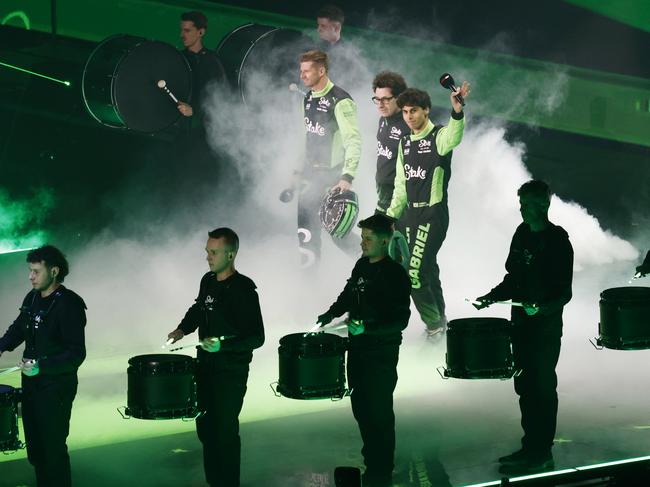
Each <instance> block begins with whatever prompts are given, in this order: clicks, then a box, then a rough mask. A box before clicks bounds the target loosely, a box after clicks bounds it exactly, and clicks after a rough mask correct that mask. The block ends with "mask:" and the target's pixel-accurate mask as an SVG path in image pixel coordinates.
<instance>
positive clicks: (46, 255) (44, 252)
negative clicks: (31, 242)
mask: <svg viewBox="0 0 650 487" xmlns="http://www.w3.org/2000/svg"><path fill="white" fill-rule="evenodd" d="M25 260H26V262H29V263H31V264H39V263H41V262H43V263H44V264H45V267H47V268H48V269H51V268H52V267H58V268H59V273H58V274H57V276H56V280H57V282H63V281H64V280H65V276H67V275H68V274H69V272H70V266H69V265H68V261H67V259H66V258H65V255H63V252H61V251H60V250H59V249H57V248H56V247H55V246H54V245H44V246H43V247H39V248H37V249H34V250H32V251H31V252H30V253H28V254H27V258H26V259H25Z"/></svg>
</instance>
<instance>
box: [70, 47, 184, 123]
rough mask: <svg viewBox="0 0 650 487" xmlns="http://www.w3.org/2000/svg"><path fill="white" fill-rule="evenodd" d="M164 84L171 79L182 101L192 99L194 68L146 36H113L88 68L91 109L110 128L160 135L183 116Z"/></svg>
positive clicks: (86, 95) (95, 53)
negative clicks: (166, 91)
mask: <svg viewBox="0 0 650 487" xmlns="http://www.w3.org/2000/svg"><path fill="white" fill-rule="evenodd" d="M159 80H165V82H166V83H167V87H168V88H169V89H170V90H171V91H172V93H174V95H175V96H176V97H177V98H178V99H179V100H181V101H187V100H189V99H190V95H191V91H192V73H191V69H190V67H189V65H188V64H187V61H186V60H185V57H184V56H183V55H182V54H181V53H180V52H179V51H178V50H177V49H176V48H175V47H174V46H172V45H170V44H167V43H164V42H160V41H150V40H147V39H144V38H142V37H135V36H129V35H116V36H111V37H109V38H107V39H105V40H103V41H102V42H101V43H99V44H98V45H97V47H96V48H95V50H94V51H93V52H92V53H91V55H90V56H89V58H88V60H87V62H86V66H85V67H84V72H83V80H82V94H83V98H84V102H85V104H86V109H87V110H88V112H89V113H90V115H91V116H92V117H93V118H95V119H96V120H97V121H98V122H100V123H101V124H103V125H106V126H108V127H113V128H128V129H130V130H134V131H137V132H144V133H156V132H159V131H161V130H164V129H166V128H167V127H170V126H171V125H173V124H174V123H175V122H176V121H177V120H178V119H179V118H180V117H181V114H180V112H179V111H178V108H177V106H176V104H175V103H174V102H173V101H172V100H171V98H169V96H168V95H167V94H165V93H164V92H163V91H162V90H161V89H160V88H158V85H157V83H158V81H159Z"/></svg>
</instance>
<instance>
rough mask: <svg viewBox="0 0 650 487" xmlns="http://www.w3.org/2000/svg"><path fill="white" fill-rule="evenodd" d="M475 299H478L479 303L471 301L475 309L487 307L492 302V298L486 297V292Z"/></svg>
mask: <svg viewBox="0 0 650 487" xmlns="http://www.w3.org/2000/svg"><path fill="white" fill-rule="evenodd" d="M475 301H478V303H479V304H476V303H472V306H474V307H475V308H476V309H483V308H487V307H488V306H491V305H492V304H494V300H493V299H490V298H488V297H487V294H486V295H485V296H481V297H480V298H476V299H475Z"/></svg>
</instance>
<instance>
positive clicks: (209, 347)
mask: <svg viewBox="0 0 650 487" xmlns="http://www.w3.org/2000/svg"><path fill="white" fill-rule="evenodd" d="M201 348H202V349H203V350H205V351H206V352H218V351H219V350H221V340H219V339H218V338H217V337H208V338H204V339H203V340H201Z"/></svg>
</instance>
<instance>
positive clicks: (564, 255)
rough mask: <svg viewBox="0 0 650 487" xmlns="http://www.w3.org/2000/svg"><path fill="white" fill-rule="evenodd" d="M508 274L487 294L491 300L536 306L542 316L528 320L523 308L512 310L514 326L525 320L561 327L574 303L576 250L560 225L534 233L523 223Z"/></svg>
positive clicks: (538, 314)
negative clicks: (573, 286) (563, 316)
mask: <svg viewBox="0 0 650 487" xmlns="http://www.w3.org/2000/svg"><path fill="white" fill-rule="evenodd" d="M506 271H507V274H506V275H505V277H504V278H503V281H502V282H501V283H500V284H498V285H497V286H496V287H495V288H494V289H492V291H490V292H489V293H488V297H489V298H490V299H493V300H496V301H501V300H506V299H512V300H513V301H519V302H524V303H530V304H537V305H538V306H539V307H540V308H539V312H538V313H537V314H535V315H532V316H528V315H527V314H526V313H525V311H524V310H523V309H522V308H520V307H514V306H513V308H512V320H513V322H514V323H515V324H517V323H519V322H522V320H524V321H526V320H531V321H534V322H537V324H538V325H540V326H560V327H561V326H562V310H563V308H564V305H565V304H567V303H568V302H569V301H570V300H571V296H572V291H571V284H572V281H573V247H572V246H571V242H569V236H568V235H567V233H566V231H565V230H564V229H563V228H562V227H560V226H557V225H554V224H552V223H551V224H549V226H548V227H547V228H546V229H544V230H542V231H540V232H533V231H531V230H530V227H529V226H528V225H527V224H525V223H522V224H520V225H519V227H517V230H516V231H515V234H514V235H513V237H512V242H511V244H510V252H509V254H508V258H507V260H506Z"/></svg>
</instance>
